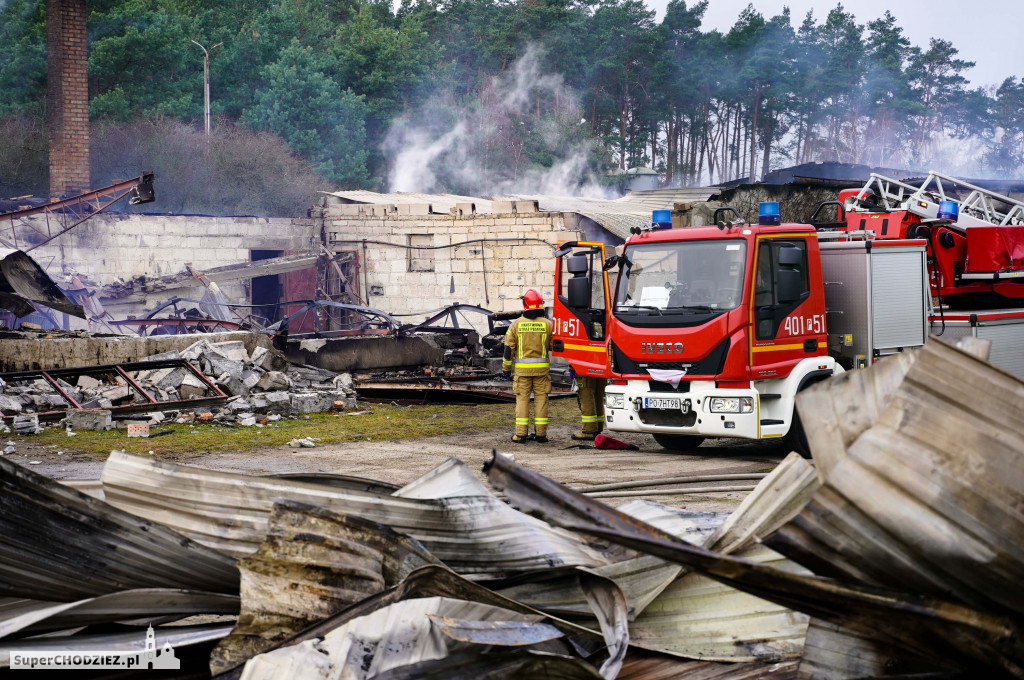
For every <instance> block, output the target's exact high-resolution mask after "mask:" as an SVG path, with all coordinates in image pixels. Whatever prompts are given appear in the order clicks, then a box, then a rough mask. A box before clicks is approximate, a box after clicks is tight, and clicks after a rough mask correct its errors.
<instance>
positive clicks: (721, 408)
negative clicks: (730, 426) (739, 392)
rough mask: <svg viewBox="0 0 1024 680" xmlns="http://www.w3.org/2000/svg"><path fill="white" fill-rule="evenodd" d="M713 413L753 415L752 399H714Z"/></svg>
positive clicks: (712, 399)
mask: <svg viewBox="0 0 1024 680" xmlns="http://www.w3.org/2000/svg"><path fill="white" fill-rule="evenodd" d="M711 412H712V413H753V412H754V399H753V398H752V397H712V398H711Z"/></svg>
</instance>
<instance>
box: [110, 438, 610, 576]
mask: <svg viewBox="0 0 1024 680" xmlns="http://www.w3.org/2000/svg"><path fill="white" fill-rule="evenodd" d="M460 465H462V464H461V463H458V464H457V465H455V464H452V465H450V466H449V474H452V475H453V477H456V478H457V477H458V469H457V468H458V467H459V466H460ZM103 487H104V492H105V494H106V497H107V499H108V501H109V502H110V503H112V504H114V505H116V506H117V507H120V508H122V509H124V510H126V511H128V512H132V513H135V514H137V515H139V516H142V517H147V518H149V519H151V520H153V521H157V522H162V523H164V524H166V525H168V526H170V527H174V528H175V529H176V530H178V531H181V532H182V533H184V534H186V535H188V536H190V537H192V538H194V539H195V540H197V541H199V542H201V543H204V544H206V545H210V546H213V547H216V548H218V549H220V550H223V551H224V552H227V553H229V554H232V555H235V556H239V557H241V556H244V555H247V554H250V553H252V552H254V551H255V550H256V548H257V547H259V544H260V543H261V542H262V541H263V536H264V534H265V533H266V530H267V519H268V516H269V513H270V509H271V506H272V505H273V503H274V501H275V500H276V499H278V498H289V499H293V500H301V501H306V502H309V503H314V504H318V505H324V506H326V507H328V508H330V509H332V510H335V511H337V512H345V513H348V514H351V515H355V516H358V517H365V518H367V519H371V520H373V521H377V522H380V523H381V524H386V525H388V526H390V527H392V528H393V529H394V530H395V531H399V532H401V533H404V534H408V535H409V536H412V537H414V538H416V539H417V540H419V541H421V542H422V543H423V545H424V546H426V548H427V549H428V550H429V551H430V552H431V553H432V554H433V555H434V556H435V557H437V558H438V559H440V560H442V561H444V563H445V564H447V565H448V566H450V567H452V568H453V569H455V570H456V571H459V572H460V573H466V574H479V575H488V576H493V577H500V576H504V575H507V574H510V573H515V572H518V571H525V570H529V569H535V568H538V567H550V566H557V565H583V566H599V565H601V564H607V563H608V562H609V560H608V558H606V557H605V556H603V555H602V554H600V553H599V552H598V551H596V550H594V549H591V548H589V547H588V546H587V545H586V544H585V543H584V542H583V541H581V540H580V539H579V538H578V537H576V536H574V535H573V534H571V533H569V532H566V531H563V530H561V529H555V528H552V527H550V526H549V525H547V524H545V523H544V522H541V521H540V520H537V519H535V518H533V517H529V516H528V515H525V514H523V513H520V512H518V511H516V510H514V509H512V508H511V507H509V506H508V505H507V504H506V503H503V502H501V501H500V500H498V499H497V498H496V497H495V496H493V495H490V494H488V495H487V496H464V497H459V498H441V499H429V498H427V499H418V498H401V497H399V496H387V495H381V494H376V493H372V492H369V491H359V490H355V489H338V488H333V487H327V486H321V485H316V484H307V483H300V482H290V481H287V480H276V479H271V478H267V477H252V476H248V475H241V474H234V473H228V472H216V471H212V470H201V469H199V468H193V467H187V466H184V465H175V464H173V463H167V462H162V461H158V460H154V459H152V458H150V457H146V458H142V457H138V456H129V455H127V454H123V453H119V452H113V453H111V455H110V458H109V459H108V460H107V464H106V466H105V467H104V470H103Z"/></svg>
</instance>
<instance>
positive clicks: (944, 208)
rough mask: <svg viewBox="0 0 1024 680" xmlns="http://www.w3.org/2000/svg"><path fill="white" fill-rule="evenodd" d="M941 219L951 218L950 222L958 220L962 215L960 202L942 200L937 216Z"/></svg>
mask: <svg viewBox="0 0 1024 680" xmlns="http://www.w3.org/2000/svg"><path fill="white" fill-rule="evenodd" d="M936 217H938V218H939V219H940V220H949V221H950V222H956V221H957V219H958V218H959V217H960V204H959V203H957V202H956V201H942V202H940V203H939V214H938V215H937V216H936Z"/></svg>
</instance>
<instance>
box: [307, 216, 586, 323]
mask: <svg viewBox="0 0 1024 680" xmlns="http://www.w3.org/2000/svg"><path fill="white" fill-rule="evenodd" d="M492 206H493V210H494V212H492V213H476V212H474V211H473V210H472V209H471V208H469V207H468V206H467V207H464V208H454V209H452V211H451V212H450V213H449V214H446V215H443V214H436V213H433V212H432V208H431V207H430V206H428V205H422V206H418V205H408V204H406V205H377V204H355V203H349V204H343V203H336V202H334V203H332V202H328V204H327V210H326V213H327V214H326V215H325V225H324V230H325V232H326V234H327V242H328V244H329V246H330V247H331V248H332V249H333V250H335V251H345V250H349V251H355V252H356V253H357V254H358V256H359V259H360V261H361V262H362V269H361V274H360V276H361V278H362V280H361V281H360V282H359V289H360V290H361V291H362V292H363V293H364V295H363V299H364V300H366V301H367V303H368V304H369V306H371V307H376V308H379V309H383V310H385V311H388V312H390V313H392V314H398V315H402V314H409V315H413V318H415V316H416V315H423V316H425V315H426V313H427V312H430V311H432V310H436V309H438V308H439V307H443V306H446V305H449V304H453V303H455V302H460V303H463V304H474V305H479V306H481V307H485V308H487V309H490V310H492V311H495V312H506V311H516V310H520V309H522V303H521V302H520V299H519V298H520V296H521V295H523V293H525V292H526V290H527V289H529V288H534V289H536V290H537V291H539V292H540V293H541V295H543V296H544V299H545V301H547V303H548V304H549V305H550V303H551V300H552V295H553V292H554V290H553V286H554V258H553V256H552V254H553V252H554V246H555V245H556V244H557V243H558V242H559V241H566V240H570V239H576V238H582V236H583V234H582V231H581V230H580V228H579V219H578V216H577V215H575V214H573V213H562V212H540V211H538V210H537V204H536V202H535V201H506V202H501V201H494V202H493V204H492ZM399 211H401V212H399ZM420 318H422V317H420ZM470 321H471V322H472V323H473V324H474V326H475V327H477V330H478V331H482V332H484V333H486V327H483V328H481V327H479V326H478V324H477V320H476V319H470Z"/></svg>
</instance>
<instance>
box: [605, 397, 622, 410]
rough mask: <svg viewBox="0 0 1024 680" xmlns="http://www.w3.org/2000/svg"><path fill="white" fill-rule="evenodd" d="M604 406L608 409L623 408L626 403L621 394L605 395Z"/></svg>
mask: <svg viewBox="0 0 1024 680" xmlns="http://www.w3.org/2000/svg"><path fill="white" fill-rule="evenodd" d="M604 405H605V406H607V407H608V408H623V407H624V406H625V405H626V402H625V400H624V399H623V398H622V395H621V394H606V395H604Z"/></svg>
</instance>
